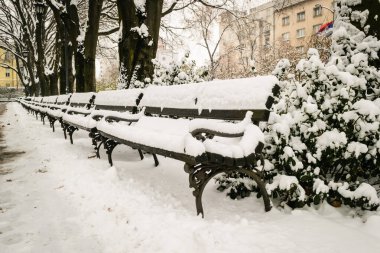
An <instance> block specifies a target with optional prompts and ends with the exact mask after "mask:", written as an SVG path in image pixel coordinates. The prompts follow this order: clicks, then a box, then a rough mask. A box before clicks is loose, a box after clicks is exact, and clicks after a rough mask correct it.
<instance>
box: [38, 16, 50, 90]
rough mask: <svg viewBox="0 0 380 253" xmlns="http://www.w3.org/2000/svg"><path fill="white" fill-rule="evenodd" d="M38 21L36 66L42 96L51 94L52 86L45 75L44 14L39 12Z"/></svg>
mask: <svg viewBox="0 0 380 253" xmlns="http://www.w3.org/2000/svg"><path fill="white" fill-rule="evenodd" d="M37 15H38V17H37V19H38V21H37V24H36V42H37V57H38V58H37V60H36V67H37V75H38V79H39V84H40V88H41V96H43V97H44V96H49V95H50V87H49V85H48V84H49V83H48V81H47V77H46V75H45V52H44V37H45V36H44V34H45V32H44V30H45V25H44V16H45V13H43V14H37Z"/></svg>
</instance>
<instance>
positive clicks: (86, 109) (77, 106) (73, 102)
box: [59, 92, 95, 144]
mask: <svg viewBox="0 0 380 253" xmlns="http://www.w3.org/2000/svg"><path fill="white" fill-rule="evenodd" d="M94 100H95V93H94V92H85V93H73V94H72V95H71V97H70V103H69V105H68V106H67V107H65V108H64V109H63V113H62V114H61V115H59V116H61V118H60V120H61V125H62V128H63V134H64V137H65V139H67V133H68V134H69V137H70V142H71V144H72V143H73V133H74V132H75V131H76V130H78V128H77V127H76V126H73V125H70V124H67V123H66V122H65V120H64V119H65V117H66V115H71V114H81V115H88V114H89V113H91V109H92V108H93V107H94Z"/></svg>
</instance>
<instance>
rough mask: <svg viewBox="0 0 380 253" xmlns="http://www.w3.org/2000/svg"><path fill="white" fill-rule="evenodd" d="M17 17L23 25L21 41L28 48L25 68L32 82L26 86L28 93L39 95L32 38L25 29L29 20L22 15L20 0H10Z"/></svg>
mask: <svg viewBox="0 0 380 253" xmlns="http://www.w3.org/2000/svg"><path fill="white" fill-rule="evenodd" d="M12 3H13V5H14V7H15V9H16V11H17V13H18V15H19V17H20V21H21V24H22V26H23V36H22V37H23V41H24V42H25V46H26V48H28V50H29V54H28V56H27V64H26V68H27V69H28V73H29V77H30V82H31V83H32V85H31V86H29V88H28V92H29V94H30V95H35V96H39V95H40V87H39V84H38V83H36V82H35V78H34V69H33V67H34V64H35V62H36V61H35V56H34V53H33V52H34V46H33V43H32V40H31V38H30V35H29V32H28V30H27V27H28V25H29V22H28V21H27V19H26V17H25V15H24V12H23V10H22V8H21V5H20V1H12Z"/></svg>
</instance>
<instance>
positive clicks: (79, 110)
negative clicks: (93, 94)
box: [66, 107, 91, 116]
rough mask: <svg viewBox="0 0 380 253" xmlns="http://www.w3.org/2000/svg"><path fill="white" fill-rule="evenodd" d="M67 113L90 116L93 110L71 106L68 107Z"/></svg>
mask: <svg viewBox="0 0 380 253" xmlns="http://www.w3.org/2000/svg"><path fill="white" fill-rule="evenodd" d="M66 113H67V114H82V115H84V116H88V115H90V114H91V110H88V109H83V108H73V107H69V108H67V110H66Z"/></svg>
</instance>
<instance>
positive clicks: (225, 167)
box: [97, 76, 279, 216]
mask: <svg viewBox="0 0 380 253" xmlns="http://www.w3.org/2000/svg"><path fill="white" fill-rule="evenodd" d="M277 83H278V80H277V79H276V78H275V77H274V76H266V77H255V78H247V79H238V80H224V81H213V82H204V83H199V84H186V85H180V86H150V87H148V88H146V89H145V90H144V92H143V93H144V96H143V98H142V100H141V102H140V105H139V106H140V107H141V108H144V110H145V115H144V116H141V117H140V118H139V119H138V120H136V119H133V118H132V119H128V118H127V117H126V118H124V119H120V118H117V117H114V116H113V115H109V116H106V117H104V119H103V120H101V121H99V122H98V124H97V130H98V132H99V133H100V134H101V135H102V136H103V138H104V139H105V140H106V141H105V148H106V149H107V153H108V156H109V161H110V164H111V165H112V151H113V150H114V148H115V147H116V146H117V145H119V144H125V145H128V146H130V147H132V148H134V149H138V150H143V151H145V152H149V153H152V154H157V155H162V156H165V157H171V158H173V159H176V160H180V161H183V162H185V171H186V172H187V173H188V174H189V182H190V187H193V188H194V189H195V190H194V192H193V194H194V196H195V198H196V208H197V213H198V214H200V213H201V214H202V216H203V207H202V193H203V190H204V188H205V186H206V184H207V183H208V181H209V180H210V179H211V178H212V177H214V176H215V175H217V174H219V173H232V172H240V173H244V174H246V175H248V176H250V177H251V178H253V179H254V180H255V181H256V183H257V185H258V187H259V189H260V192H261V195H262V196H263V198H264V204H265V210H267V211H268V210H270V208H271V205H270V201H269V197H268V194H267V192H266V190H265V184H264V182H263V181H262V180H261V176H260V175H261V173H260V171H259V170H258V169H257V167H256V164H257V162H258V161H259V160H262V156H261V150H262V149H263V147H264V144H263V142H264V135H263V133H262V132H261V130H260V128H259V127H258V126H257V124H258V123H259V122H261V121H267V120H268V118H269V108H270V107H271V105H272V103H273V96H274V95H277V93H278V90H279V88H278V86H277ZM152 115H153V116H152ZM199 118H201V119H199ZM226 121H234V122H226ZM132 122H134V123H133V124H130V123H132ZM154 157H155V156H154ZM155 163H156V165H158V160H157V159H156V157H155Z"/></svg>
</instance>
